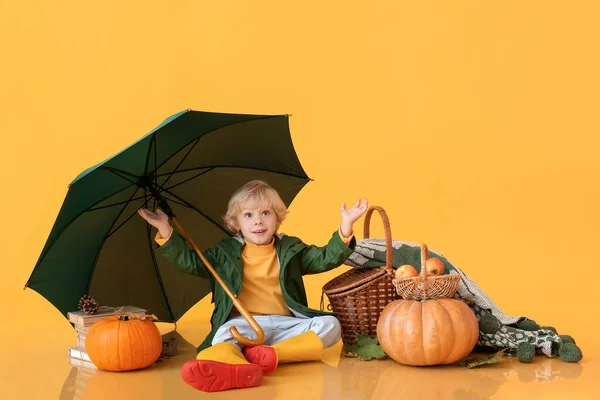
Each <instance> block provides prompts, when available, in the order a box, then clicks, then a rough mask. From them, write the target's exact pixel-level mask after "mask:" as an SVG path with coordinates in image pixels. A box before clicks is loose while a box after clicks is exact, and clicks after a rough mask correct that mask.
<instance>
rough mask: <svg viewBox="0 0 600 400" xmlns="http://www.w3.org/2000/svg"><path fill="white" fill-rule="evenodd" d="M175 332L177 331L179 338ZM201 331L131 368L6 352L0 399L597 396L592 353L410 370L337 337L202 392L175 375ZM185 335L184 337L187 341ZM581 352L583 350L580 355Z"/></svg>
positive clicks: (51, 352) (55, 352) (49, 351)
mask: <svg viewBox="0 0 600 400" xmlns="http://www.w3.org/2000/svg"><path fill="white" fill-rule="evenodd" d="M179 332H181V336H180V335H179ZM204 332H205V331H204V329H201V330H194V329H192V330H189V329H188V331H185V332H182V331H181V330H178V333H177V334H176V335H177V337H178V341H179V342H178V343H179V345H178V350H177V354H176V355H175V356H173V357H171V358H168V359H163V360H160V361H158V362H156V363H155V364H154V365H153V366H151V367H149V368H147V369H145V370H141V371H134V372H124V373H114V372H105V371H100V370H90V369H87V368H77V367H73V366H71V365H69V361H68V357H67V355H66V347H64V346H58V345H57V343H60V342H61V341H60V340H55V341H53V343H54V344H50V345H48V346H45V347H44V348H40V349H37V350H27V351H23V352H21V355H20V356H18V357H17V356H16V354H17V353H18V352H19V351H18V349H12V350H11V351H9V352H8V353H7V350H6V349H5V350H4V354H5V357H6V356H8V357H12V358H13V359H12V360H11V359H7V358H3V360H2V364H1V366H2V368H1V369H0V373H1V374H2V375H1V376H2V389H1V391H0V398H1V399H60V400H67V399H68V400H72V399H109V400H121V399H128V400H129V399H143V400H153V399H178V400H179V399H199V398H214V399H229V398H232V399H233V398H236V399H240V398H242V399H302V400H309V399H328V400H329V399H349V400H354V399H356V400H358V399H457V400H459V399H460V400H467V399H468V400H474V399H600V390H599V389H598V384H599V383H600V382H599V381H600V373H599V372H600V369H599V367H598V362H597V361H596V359H597V357H595V354H590V355H589V356H586V357H585V358H584V360H582V361H581V362H580V363H575V364H570V363H565V362H563V361H561V360H560V359H548V358H546V357H543V356H540V357H537V358H536V359H535V361H534V362H533V363H532V364H522V363H519V362H518V360H516V359H513V358H504V360H503V361H502V362H501V363H499V364H494V365H489V366H483V367H479V368H473V369H467V368H464V367H459V366H447V367H427V368H415V367H407V366H403V365H399V364H397V363H395V362H394V361H392V360H380V361H368V362H366V361H359V360H357V359H354V358H347V357H340V352H341V342H340V343H338V344H337V345H336V346H334V347H332V348H330V349H327V350H326V352H325V354H324V357H323V360H322V362H312V363H303V364H288V365H283V366H280V367H279V368H278V369H277V370H276V371H274V372H273V373H271V374H268V375H266V376H265V377H264V380H263V384H262V386H260V387H257V388H251V389H243V390H233V391H226V392H219V393H211V394H207V393H202V392H198V391H197V390H195V389H193V388H191V387H189V386H188V385H187V384H185V383H184V382H183V381H182V379H181V377H180V368H181V366H182V365H183V363H184V362H185V361H187V360H189V359H192V358H194V356H195V354H196V353H195V348H194V346H192V345H191V344H190V343H189V342H188V341H187V340H190V341H192V342H195V341H196V340H197V339H198V337H200V336H202V334H203V333H204ZM186 339H187V340H186ZM584 354H585V353H584Z"/></svg>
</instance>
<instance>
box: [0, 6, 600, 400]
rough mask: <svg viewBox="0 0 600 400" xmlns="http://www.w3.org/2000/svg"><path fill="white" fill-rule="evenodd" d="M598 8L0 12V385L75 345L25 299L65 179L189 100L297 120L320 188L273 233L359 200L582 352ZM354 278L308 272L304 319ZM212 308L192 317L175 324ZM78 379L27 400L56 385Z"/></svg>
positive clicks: (59, 377) (590, 252)
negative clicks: (48, 354) (336, 283)
mask: <svg viewBox="0 0 600 400" xmlns="http://www.w3.org/2000/svg"><path fill="white" fill-rule="evenodd" d="M599 7H600V6H599V5H598V3H597V2H595V1H578V2H563V1H531V2H523V1H508V2H495V1H494V2H492V1H489V2H480V1H452V2H450V1H440V2H432V1H412V2H407V1H377V2H354V3H352V2H347V1H319V2H316V1H309V2H281V1H262V2H242V1H239V2H232V1H219V2H200V1H179V2H161V4H160V5H156V3H155V2H147V1H126V2H120V1H102V2H85V1H84V2H82V1H60V2H49V1H47V2H38V1H36V2H34V1H9V0H0V56H1V57H2V61H1V62H0V91H1V93H2V94H1V95H0V133H1V135H2V142H1V146H2V147H1V148H2V156H1V157H0V171H1V174H2V176H1V179H0V182H1V183H2V192H3V193H2V195H1V200H0V201H1V203H0V206H1V207H0V209H1V210H2V218H1V221H2V228H1V229H0V243H2V252H1V257H2V258H1V265H2V275H1V278H0V307H2V309H1V315H2V316H3V318H2V322H1V324H2V330H1V331H2V333H1V336H0V342H1V343H3V345H2V346H1V347H2V349H1V350H0V363H2V364H1V371H2V373H3V374H5V373H8V375H7V376H9V377H11V376H14V374H16V372H15V371H16V370H22V369H27V370H29V371H30V372H31V373H32V374H35V372H36V371H39V370H41V369H42V368H43V363H39V360H36V359H35V357H34V356H27V357H25V358H23V357H19V353H20V351H21V350H20V349H21V348H24V347H30V346H50V345H52V346H56V354H57V355H61V354H63V353H65V352H66V350H65V349H66V346H68V345H71V344H72V342H73V341H74V338H75V333H74V332H73V330H72V328H71V326H70V325H69V323H68V322H67V321H66V320H65V319H64V318H62V317H61V316H60V314H59V313H58V312H57V311H56V310H55V309H54V308H53V307H52V306H51V305H50V304H49V303H48V302H47V301H45V300H44V299H43V298H41V297H40V296H39V295H38V294H37V293H35V292H34V291H32V290H25V291H23V290H22V289H23V285H24V283H25V282H26V280H27V278H28V277H29V274H30V273H31V270H32V268H33V266H34V265H35V262H36V260H37V257H38V256H39V253H40V251H41V249H42V246H43V245H44V243H45V241H46V238H47V235H48V233H49V232H50V229H51V227H52V225H53V223H54V220H55V218H56V215H57V213H58V210H59V208H60V205H61V204H62V201H63V199H64V196H65V194H66V191H67V185H68V183H69V182H70V181H71V180H72V179H73V178H74V177H75V176H76V175H77V174H78V173H79V172H81V171H82V170H83V169H85V168H87V167H89V166H91V165H93V164H95V163H97V162H99V161H102V160H104V159H105V158H107V157H109V156H111V155H112V154H114V153H115V152H117V151H120V150H121V149H123V148H124V147H126V146H128V145H129V144H131V143H132V142H134V141H135V140H137V139H138V138H139V137H141V136H142V135H144V134H146V133H147V132H148V131H149V130H151V129H152V128H154V127H155V126H156V125H157V124H159V123H160V122H161V121H162V120H163V119H164V118H166V117H167V116H169V115H171V114H173V113H175V112H178V111H181V110H183V109H186V108H192V109H196V110H208V111H221V112H238V113H263V114H280V113H291V114H293V116H292V117H291V120H290V123H291V132H292V137H293V140H294V144H295V147H296V150H297V152H298V155H299V158H300V160H301V162H302V163H303V166H304V167H305V169H306V171H307V173H308V175H309V176H310V177H312V178H313V179H314V180H315V181H314V182H311V183H309V184H308V185H307V186H306V187H305V189H304V190H303V191H302V192H301V193H300V194H299V196H298V197H297V198H296V200H295V201H294V203H293V204H292V207H291V209H290V211H291V213H290V216H289V219H288V220H287V221H286V222H285V223H284V225H283V227H282V230H283V231H284V232H286V233H290V234H294V235H297V236H300V237H302V238H303V239H304V240H305V241H307V242H309V243H316V244H324V243H325V242H326V240H327V239H328V237H329V236H330V234H331V232H332V231H333V230H334V229H336V227H337V224H338V223H339V206H340V204H341V202H346V203H352V202H354V200H355V199H356V197H357V196H363V197H367V198H368V199H369V201H370V203H371V204H373V205H380V206H383V207H384V208H385V209H386V210H387V212H388V214H389V217H390V219H391V222H392V233H393V237H394V238H395V239H399V240H411V241H416V242H426V243H427V244H428V245H429V247H430V248H431V249H433V250H437V251H440V252H442V253H443V254H444V255H445V256H446V257H448V258H449V259H450V260H451V261H452V262H454V263H455V264H456V265H458V266H459V267H460V268H462V269H463V270H464V271H466V272H467V273H468V274H469V275H470V276H471V277H472V278H473V279H474V280H475V281H476V282H477V283H478V284H479V285H480V286H481V288H483V289H484V290H485V291H486V293H488V294H489V296H490V297H491V298H492V299H493V300H494V301H495V302H496V303H497V304H498V305H499V306H500V307H501V308H502V309H503V310H504V311H505V312H506V313H507V314H509V315H517V314H519V315H527V316H529V317H531V318H534V319H535V320H537V321H538V322H540V323H542V324H550V325H554V326H555V327H556V328H558V330H559V332H563V333H568V334H571V335H572V336H574V337H575V338H576V340H577V341H578V343H579V344H580V346H581V347H582V349H583V351H584V355H586V356H588V357H589V356H591V357H593V354H595V353H594V352H595V351H596V350H597V349H598V347H599V346H598V345H597V343H595V341H594V338H595V337H597V333H595V332H594V331H592V329H591V328H592V317H593V316H594V317H597V316H598V311H597V309H595V304H596V299H597V297H596V296H597V291H598V290H597V287H598V285H599V283H598V279H599V277H598V275H597V273H596V271H597V269H598V261H597V258H596V254H595V249H596V248H597V241H598V223H599V222H600V221H599V219H600V218H599V217H600V212H599V211H598V204H600V189H599V186H598V176H599V172H600V160H599V156H598V148H599V145H600V143H599V142H600V140H599V139H598V133H599V128H600V122H599V119H598V106H599V103H600V101H599V98H598V96H599V95H598V93H600V78H599V76H600V75H599V74H598V71H600V56H599V52H598V38H600V24H598V20H599V17H600V8H599ZM373 226H374V235H375V236H378V235H379V236H380V235H381V233H382V230H381V227H380V222H379V219H378V218H377V217H376V218H374V220H373ZM361 228H362V220H360V221H359V222H358V223H357V225H356V226H355V231H356V233H357V235H358V237H359V238H362V232H361V231H362V229H361ZM344 270H345V269H344V268H342V269H338V270H336V271H333V272H330V273H327V274H322V275H319V276H313V277H309V278H307V279H306V283H307V286H308V295H309V298H310V305H311V306H313V307H318V302H319V296H320V288H321V287H322V285H323V284H324V283H325V282H327V281H328V280H329V279H331V278H333V277H334V276H336V275H338V274H339V273H341V272H343V271H344ZM208 315H209V310H208V306H207V305H206V304H200V305H199V306H197V307H195V308H194V309H193V310H192V311H191V312H189V313H188V314H187V315H186V316H184V318H183V321H182V322H181V323H182V325H183V324H185V323H186V322H190V323H193V322H195V321H198V320H200V321H206V320H207V318H208ZM57 344H60V346H58V345H57ZM61 352H62V353H61ZM68 368H69V367H68V366H67V365H66V361H65V369H64V370H57V371H53V372H52V373H54V374H56V383H55V384H52V385H53V386H52V387H51V388H50V389H41V388H40V389H30V390H34V393H37V394H40V395H41V394H42V393H50V394H56V393H57V392H58V391H59V390H60V385H61V384H62V382H63V380H64V376H65V375H66V374H67V372H68ZM33 377H34V376H32V378H33ZM36 390H38V391H36ZM55 397H56V396H54V397H53V398H55Z"/></svg>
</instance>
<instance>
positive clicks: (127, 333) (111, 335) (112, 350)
mask: <svg viewBox="0 0 600 400" xmlns="http://www.w3.org/2000/svg"><path fill="white" fill-rule="evenodd" d="M85 347H86V351H87V353H88V355H89V356H90V359H91V360H92V362H93V363H94V364H95V365H96V366H97V367H98V368H100V369H103V370H106V371H131V370H134V369H141V368H145V367H147V366H149V365H151V364H152V363H153V362H155V361H156V360H158V357H160V353H161V352H162V339H161V336H160V331H159V330H158V328H157V327H156V325H155V324H154V322H153V321H152V319H150V318H144V319H139V318H132V319H130V318H129V317H128V316H126V315H121V316H119V315H112V316H110V317H106V318H104V319H103V320H101V321H98V322H96V323H95V324H94V325H92V326H91V328H90V330H89V331H88V334H87V337H86V340H85Z"/></svg>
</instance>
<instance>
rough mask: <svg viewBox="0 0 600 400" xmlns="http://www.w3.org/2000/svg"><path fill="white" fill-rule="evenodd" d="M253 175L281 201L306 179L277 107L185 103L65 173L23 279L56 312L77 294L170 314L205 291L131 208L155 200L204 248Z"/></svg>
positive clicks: (217, 235)
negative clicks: (258, 109)
mask: <svg viewBox="0 0 600 400" xmlns="http://www.w3.org/2000/svg"><path fill="white" fill-rule="evenodd" d="M253 179H261V180H264V181H266V182H268V183H269V184H270V185H271V186H273V187H274V188H275V189H276V190H277V191H278V192H279V194H280V195H281V198H282V199H283V201H284V203H285V204H286V205H288V206H289V204H290V203H291V202H292V200H293V199H294V197H295V196H296V195H297V194H298V192H299V191H300V190H301V189H302V187H304V185H305V184H306V183H307V182H308V181H309V180H310V178H309V177H308V176H307V175H306V173H305V172H304V170H303V168H302V166H301V164H300V161H299V160H298V156H297V155H296V152H295V150H294V146H293V143H292V140H291V135H290V131H289V124H288V116H287V115H243V114H225V113H211V112H200V111H192V110H186V111H183V112H180V113H178V114H175V115H173V116H171V117H169V118H168V119H166V120H165V121H164V122H163V123H162V124H160V125H159V126H158V127H156V128H155V129H154V130H152V131H151V132H150V133H148V134H147V135H146V136H144V137H142V138H141V139H140V140H138V141H137V142H136V143H134V144H132V145H131V146H129V147H128V148H126V149H125V150H123V151H121V152H120V153H118V154H116V155H114V156H113V157H111V158H109V159H107V160H105V161H103V162H101V163H100V164H98V165H95V166H93V167H91V168H89V169H87V170H85V171H83V172H82V173H81V174H80V175H79V176H77V177H76V178H75V180H73V182H71V184H70V186H69V190H68V192H67V195H66V198H65V200H64V203H63V204H62V207H61V209H60V212H59V214H58V216H57V218H56V221H55V223H54V226H53V228H52V230H51V232H50V235H49V237H48V240H47V241H46V244H45V245H44V248H43V250H42V252H41V255H40V257H39V259H38V261H37V263H36V265H35V268H34V270H33V272H32V274H31V276H30V277H29V280H28V281H27V284H26V287H29V288H31V289H33V290H35V291H36V292H38V293H39V294H41V295H42V296H43V297H45V298H46V299H47V300H48V301H50V302H51V303H52V304H53V305H54V306H55V307H56V308H58V309H59V310H60V311H61V312H62V313H63V315H65V317H66V315H67V313H68V312H69V311H74V310H76V309H77V306H78V302H79V299H80V298H81V296H83V295H84V294H89V295H90V296H93V297H94V298H96V300H97V301H98V303H99V304H100V305H104V306H121V305H135V306H138V307H142V308H145V309H147V310H150V311H151V312H152V313H153V314H155V315H156V316H157V317H158V318H159V320H161V321H164V322H174V321H176V320H178V319H179V318H180V317H181V316H182V315H183V314H184V313H185V312H186V311H187V310H188V309H189V308H190V307H192V306H193V305H194V304H196V303H197V302H198V301H199V300H200V299H202V298H203V297H204V296H205V295H206V294H207V293H209V292H210V291H211V289H212V288H211V287H210V281H209V280H203V279H201V278H198V277H195V276H192V275H187V274H183V273H181V272H179V271H177V270H176V269H175V268H174V267H173V266H171V265H169V264H168V263H167V262H166V260H163V259H162V258H161V257H156V255H155V252H154V248H155V247H156V244H155V242H154V235H155V230H154V228H152V227H151V226H150V225H149V224H147V223H146V221H144V220H143V219H142V218H140V217H139V216H138V215H137V210H138V209H139V208H141V207H148V208H151V209H153V208H155V206H156V203H155V200H154V198H153V197H152V193H151V191H152V190H156V191H158V192H159V194H160V195H162V196H163V197H164V198H165V199H167V200H168V203H169V205H170V207H171V209H172V210H173V212H174V214H175V215H177V217H178V220H179V221H182V222H183V224H184V225H185V228H186V231H187V233H188V234H189V235H190V236H191V237H192V238H193V240H194V242H195V243H196V245H197V246H198V247H199V248H200V249H202V250H204V249H206V248H209V247H212V246H214V245H215V244H216V243H217V242H218V241H219V240H221V239H223V238H225V237H227V236H230V235H231V233H230V232H228V231H227V229H226V228H225V224H224V222H223V219H222V216H223V215H224V214H225V212H226V210H227V203H228V201H229V198H230V197H231V195H232V194H233V192H234V191H235V190H236V189H238V188H239V187H241V186H242V185H244V184H245V183H247V182H248V181H250V180H253Z"/></svg>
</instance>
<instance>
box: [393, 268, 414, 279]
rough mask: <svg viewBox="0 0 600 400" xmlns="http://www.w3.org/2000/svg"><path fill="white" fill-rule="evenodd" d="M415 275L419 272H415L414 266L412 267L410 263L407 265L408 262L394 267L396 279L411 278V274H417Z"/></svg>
mask: <svg viewBox="0 0 600 400" xmlns="http://www.w3.org/2000/svg"><path fill="white" fill-rule="evenodd" d="M417 275H419V273H418V272H417V269H416V268H415V267H413V266H412V265H409V264H404V265H401V266H399V267H398V268H396V272H395V274H394V277H395V278H396V279H398V278H412V277H413V276H417Z"/></svg>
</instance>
